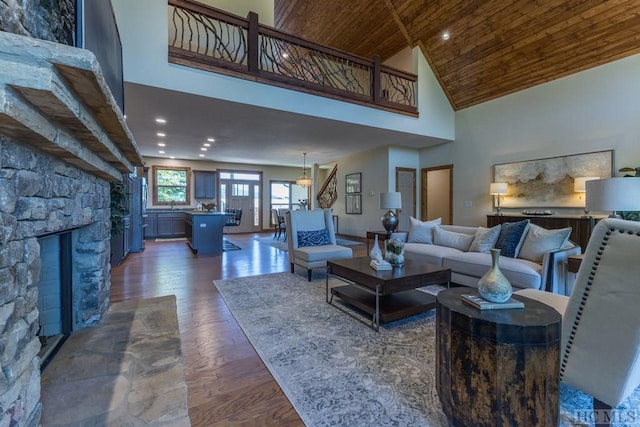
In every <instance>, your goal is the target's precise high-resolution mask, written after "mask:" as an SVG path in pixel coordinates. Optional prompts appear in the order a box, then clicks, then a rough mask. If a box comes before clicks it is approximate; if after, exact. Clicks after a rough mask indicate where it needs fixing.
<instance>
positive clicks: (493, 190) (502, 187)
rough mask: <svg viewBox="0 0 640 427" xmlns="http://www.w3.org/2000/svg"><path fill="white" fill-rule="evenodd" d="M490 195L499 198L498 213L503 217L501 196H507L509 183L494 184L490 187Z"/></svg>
mask: <svg viewBox="0 0 640 427" xmlns="http://www.w3.org/2000/svg"><path fill="white" fill-rule="evenodd" d="M489 194H491V195H492V196H497V197H496V198H497V204H496V213H497V214H498V215H502V212H500V196H504V195H505V194H507V183H506V182H492V183H491V185H489Z"/></svg>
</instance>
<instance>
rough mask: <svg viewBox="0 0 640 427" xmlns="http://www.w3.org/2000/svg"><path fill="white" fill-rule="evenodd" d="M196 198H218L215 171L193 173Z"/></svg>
mask: <svg viewBox="0 0 640 427" xmlns="http://www.w3.org/2000/svg"><path fill="white" fill-rule="evenodd" d="M193 180H194V197H195V198H196V199H209V200H213V199H215V198H216V173H215V172H213V171H193Z"/></svg>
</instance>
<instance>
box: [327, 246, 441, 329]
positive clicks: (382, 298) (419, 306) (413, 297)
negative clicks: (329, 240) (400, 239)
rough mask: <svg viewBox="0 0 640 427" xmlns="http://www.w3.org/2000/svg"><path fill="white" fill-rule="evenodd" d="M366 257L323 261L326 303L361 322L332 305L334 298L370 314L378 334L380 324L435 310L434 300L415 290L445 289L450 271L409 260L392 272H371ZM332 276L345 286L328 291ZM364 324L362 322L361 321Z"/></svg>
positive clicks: (434, 298)
mask: <svg viewBox="0 0 640 427" xmlns="http://www.w3.org/2000/svg"><path fill="white" fill-rule="evenodd" d="M369 261H370V259H369V257H360V258H348V259H340V260H334V261H327V280H326V300H327V303H329V304H331V305H333V306H334V307H336V308H338V309H340V310H342V311H343V312H345V313H347V314H349V315H350V316H352V317H354V318H356V319H358V320H360V321H362V319H361V318H360V317H358V316H355V315H354V314H353V313H352V312H350V311H349V310H346V309H343V308H342V306H340V305H336V304H334V303H333V297H334V296H335V297H338V298H340V299H341V300H342V301H344V302H345V303H347V304H349V305H351V306H353V307H356V308H358V309H360V310H362V311H364V312H365V313H367V314H370V315H371V324H370V325H369V326H370V327H371V328H372V329H374V330H375V331H378V329H379V327H380V324H381V323H386V322H391V321H394V320H398V319H401V318H403V317H408V316H413V315H414V314H418V313H422V312H425V311H428V310H431V309H433V308H435V306H436V297H435V296H433V295H430V294H427V293H425V292H421V291H417V290H416V288H420V287H422V286H427V285H437V284H445V285H446V286H447V287H449V282H450V280H451V270H450V269H448V268H443V267H440V266H437V265H430V264H423V263H415V262H411V261H410V260H409V261H407V262H405V264H404V266H402V267H394V269H393V270H386V271H379V270H374V269H373V268H371V266H370V265H369ZM331 276H333V277H336V278H338V279H340V280H342V281H343V282H346V283H348V285H346V286H338V287H333V288H331V292H329V277H331ZM363 323H365V324H367V323H366V322H363Z"/></svg>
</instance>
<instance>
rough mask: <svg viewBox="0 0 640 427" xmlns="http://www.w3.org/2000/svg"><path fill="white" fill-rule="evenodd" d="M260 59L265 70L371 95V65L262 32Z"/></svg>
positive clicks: (261, 66) (307, 81) (262, 68)
mask: <svg viewBox="0 0 640 427" xmlns="http://www.w3.org/2000/svg"><path fill="white" fill-rule="evenodd" d="M259 62H260V70H262V71H267V72H270V73H274V74H279V75H282V76H286V77H291V78H295V79H298V80H301V81H304V82H306V83H311V84H318V85H322V86H326V87H330V88H333V89H338V90H343V91H346V92H350V93H354V94H357V95H362V96H368V95H369V88H370V86H371V78H370V77H371V72H370V70H369V68H367V67H366V66H364V65H362V64H358V63H355V62H353V61H350V60H349V59H346V58H340V57H338V56H335V55H331V54H328V53H326V52H322V51H318V50H314V49H310V48H307V47H305V46H301V45H299V44H295V43H291V42H289V41H287V40H283V39H279V38H276V37H273V36H270V35H261V37H260V59H259Z"/></svg>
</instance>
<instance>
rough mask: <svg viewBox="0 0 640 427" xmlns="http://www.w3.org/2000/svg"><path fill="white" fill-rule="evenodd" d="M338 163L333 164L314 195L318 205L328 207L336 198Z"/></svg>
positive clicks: (323, 207)
mask: <svg viewBox="0 0 640 427" xmlns="http://www.w3.org/2000/svg"><path fill="white" fill-rule="evenodd" d="M337 175H338V165H335V166H334V167H333V169H332V170H331V173H329V176H327V179H326V180H325V181H324V184H322V187H321V188H320V191H318V194H317V195H316V200H317V201H318V207H320V208H322V209H329V208H330V207H331V206H333V204H334V203H335V202H336V200H338V178H337Z"/></svg>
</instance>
